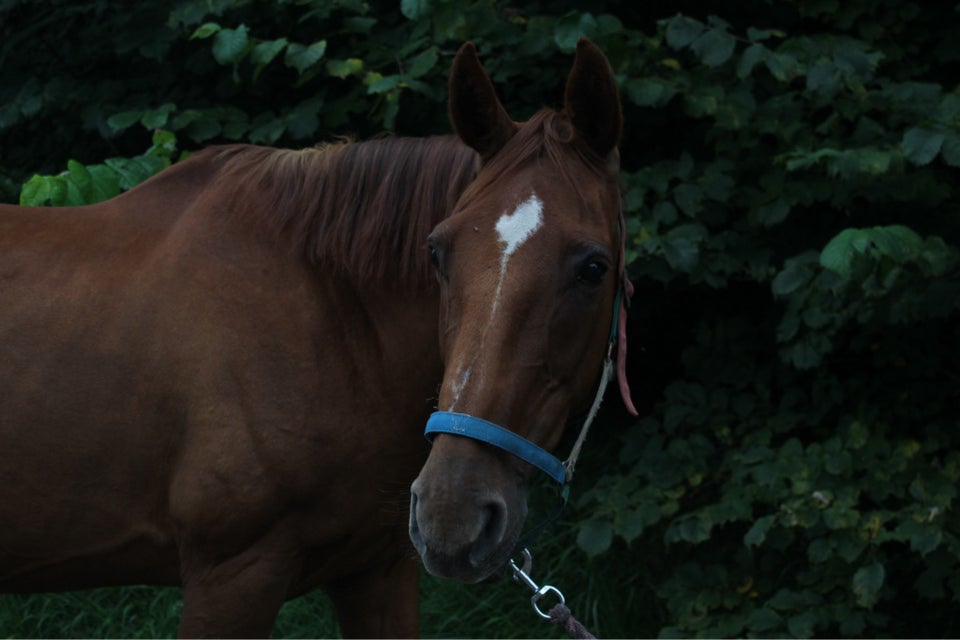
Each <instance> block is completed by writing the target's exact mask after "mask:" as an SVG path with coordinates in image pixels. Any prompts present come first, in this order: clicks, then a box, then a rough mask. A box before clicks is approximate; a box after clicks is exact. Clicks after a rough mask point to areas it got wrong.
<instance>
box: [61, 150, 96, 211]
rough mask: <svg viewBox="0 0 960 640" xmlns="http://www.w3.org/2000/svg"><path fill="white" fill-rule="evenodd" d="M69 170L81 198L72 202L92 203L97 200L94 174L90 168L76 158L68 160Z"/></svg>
mask: <svg viewBox="0 0 960 640" xmlns="http://www.w3.org/2000/svg"><path fill="white" fill-rule="evenodd" d="M67 171H68V172H69V175H70V180H71V181H72V182H73V184H74V185H75V186H76V187H77V191H78V192H79V196H80V200H79V201H78V202H74V203H71V204H91V203H93V202H96V196H95V195H94V189H93V176H92V175H91V174H90V170H89V169H87V168H86V167H85V166H83V165H82V164H80V163H79V162H77V161H76V160H67Z"/></svg>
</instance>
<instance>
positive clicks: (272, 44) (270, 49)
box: [250, 38, 290, 66]
mask: <svg viewBox="0 0 960 640" xmlns="http://www.w3.org/2000/svg"><path fill="white" fill-rule="evenodd" d="M289 44H290V43H289V42H288V41H287V39H286V38H278V39H277V40H265V41H263V42H261V43H259V44H257V45H256V46H255V47H254V48H253V49H251V50H250V62H252V63H253V64H255V65H260V66H265V65H268V64H270V63H271V62H272V61H273V59H274V58H276V57H277V56H278V55H280V52H281V51H283V50H284V49H285V48H286V47H287V45H289Z"/></svg>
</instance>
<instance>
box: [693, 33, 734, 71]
mask: <svg viewBox="0 0 960 640" xmlns="http://www.w3.org/2000/svg"><path fill="white" fill-rule="evenodd" d="M735 47H736V40H734V38H733V36H732V35H730V34H729V33H727V32H726V31H721V30H720V29H708V30H707V31H705V32H704V33H703V34H702V35H701V36H699V37H698V38H697V39H696V40H694V41H693V43H692V44H691V45H690V48H691V49H693V51H694V53H696V54H697V56H699V57H700V61H701V62H703V64H705V65H707V66H708V67H719V66H720V65H722V64H723V63H724V62H726V61H727V60H729V59H730V58H731V57H732V56H733V51H734V48H735Z"/></svg>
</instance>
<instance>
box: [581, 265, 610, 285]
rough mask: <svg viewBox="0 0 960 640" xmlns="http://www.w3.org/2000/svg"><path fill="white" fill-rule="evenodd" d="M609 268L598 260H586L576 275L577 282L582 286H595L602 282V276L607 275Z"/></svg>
mask: <svg viewBox="0 0 960 640" xmlns="http://www.w3.org/2000/svg"><path fill="white" fill-rule="evenodd" d="M609 268H610V267H608V266H607V264H606V263H605V262H601V261H600V260H587V261H586V262H585V263H584V264H583V265H582V266H581V267H580V272H579V273H578V274H577V280H579V281H580V282H582V283H584V284H588V285H592V286H596V285H598V284H600V283H601V282H602V281H603V276H605V275H607V270H608V269H609Z"/></svg>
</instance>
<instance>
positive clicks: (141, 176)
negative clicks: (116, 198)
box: [105, 156, 164, 189]
mask: <svg viewBox="0 0 960 640" xmlns="http://www.w3.org/2000/svg"><path fill="white" fill-rule="evenodd" d="M105 163H106V165H107V166H108V167H110V168H111V169H113V170H114V171H116V172H117V174H118V175H119V177H120V187H121V188H122V189H132V188H133V187H135V186H137V185H138V184H140V183H141V182H143V181H144V180H146V179H147V178H149V177H150V176H152V175H153V174H155V173H157V172H158V171H160V170H161V169H163V166H164V165H163V161H162V160H161V159H160V158H157V157H154V156H138V157H136V158H107V160H106V161H105Z"/></svg>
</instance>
